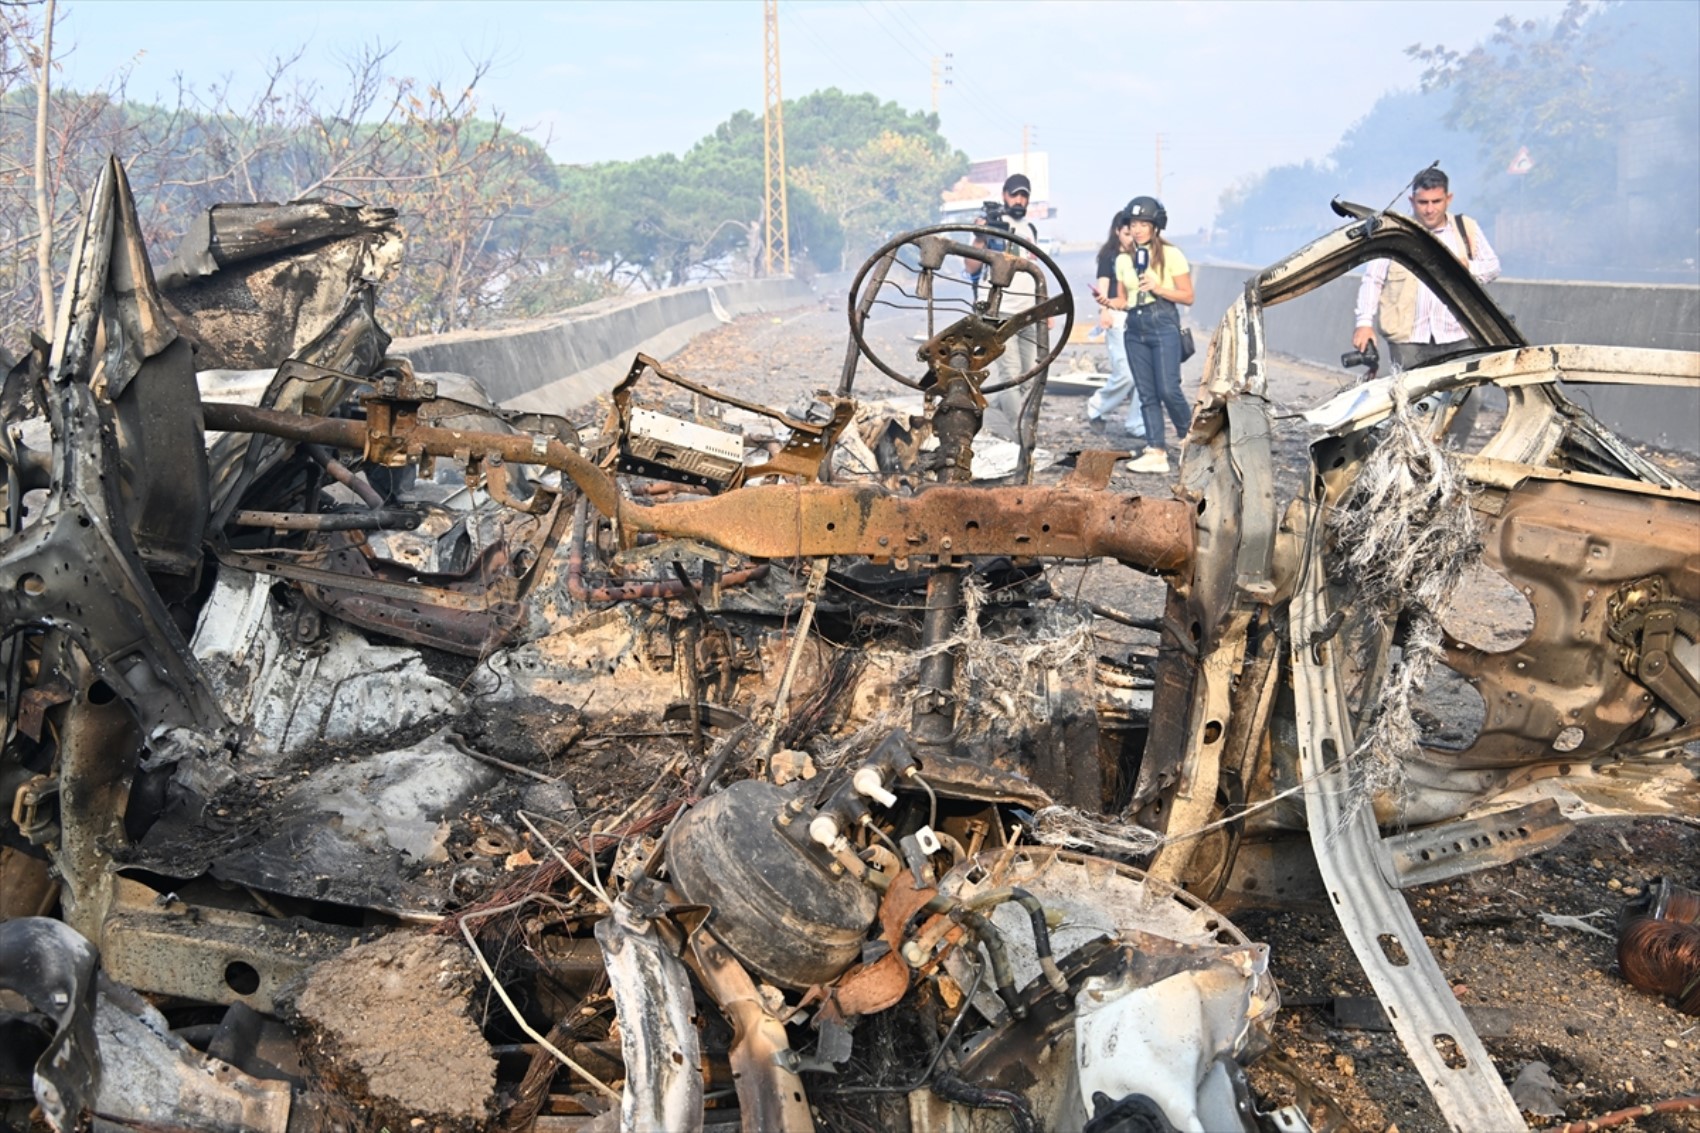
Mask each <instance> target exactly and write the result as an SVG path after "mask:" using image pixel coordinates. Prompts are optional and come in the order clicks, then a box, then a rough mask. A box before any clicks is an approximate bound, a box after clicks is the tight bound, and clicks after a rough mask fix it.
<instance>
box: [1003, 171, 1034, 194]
mask: <svg viewBox="0 0 1700 1133" xmlns="http://www.w3.org/2000/svg"><path fill="white" fill-rule="evenodd" d="M1003 191H1004V192H1005V193H1026V194H1027V195H1028V196H1030V197H1031V196H1032V195H1033V182H1031V181H1029V180H1028V179H1027V174H1025V173H1012V174H1010V175H1009V177H1007V178H1005V180H1004V183H1003Z"/></svg>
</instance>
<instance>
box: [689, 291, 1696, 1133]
mask: <svg viewBox="0 0 1700 1133" xmlns="http://www.w3.org/2000/svg"><path fill="white" fill-rule="evenodd" d="M845 328H846V320H845V315H844V299H843V297H842V296H832V297H829V298H827V299H823V300H822V302H821V303H820V304H819V305H818V306H815V307H810V308H803V309H800V310H794V311H788V312H784V313H782V314H778V315H766V316H751V317H747V318H744V319H740V320H738V321H736V322H734V323H732V324H731V325H728V326H726V327H723V328H721V329H720V330H718V331H715V332H713V333H710V334H708V335H704V336H702V337H701V338H699V339H697V340H696V341H695V342H693V343H692V344H691V345H690V346H689V347H688V348H687V349H686V350H685V351H684V352H683V353H682V354H680V355H678V356H677V357H675V358H674V359H672V361H671V363H670V364H671V365H672V366H673V367H674V368H675V369H676V370H677V371H678V372H680V373H682V374H684V375H686V376H688V377H690V378H692V379H694V380H696V381H699V382H702V383H705V384H707V385H709V386H711V387H714V388H717V389H720V390H723V391H726V392H728V393H733V394H736V395H738V396H740V397H744V398H749V399H752V400H756V401H760V402H763V403H766V404H769V405H774V406H778V407H782V408H794V407H797V406H798V405H799V404H800V403H801V401H802V400H803V399H805V398H806V397H807V395H809V394H811V393H813V392H814V391H817V390H822V389H831V388H834V387H836V385H837V382H838V376H839V372H840V369H841V367H842V365H843V361H844V355H845V344H846V341H847V334H846V330H845ZM873 329H874V334H873V339H874V341H875V343H876V345H883V346H885V347H887V348H889V349H890V350H891V351H892V353H891V354H890V355H889V357H890V358H892V359H893V360H894V361H895V360H897V359H903V358H912V357H913V351H914V345H913V343H912V342H910V341H909V340H908V338H907V337H906V334H907V331H908V330H909V329H912V328H899V327H891V328H882V327H879V326H878V325H877V324H876V326H875V327H874V328H873ZM1199 329H1200V344H1201V345H1202V343H1203V341H1204V340H1205V338H1207V336H1208V332H1209V329H1210V328H1199ZM1083 354H1085V355H1086V356H1087V357H1088V358H1089V359H1090V358H1092V357H1094V356H1095V357H1096V359H1097V364H1096V365H1095V366H1093V365H1092V364H1091V362H1088V363H1087V366H1088V367H1090V368H1098V369H1103V368H1105V366H1104V364H1103V361H1102V359H1103V351H1102V348H1101V347H1097V348H1093V347H1072V346H1071V347H1070V348H1068V350H1067V351H1066V352H1065V353H1064V355H1063V357H1062V359H1061V360H1060V361H1059V363H1058V367H1059V368H1061V369H1068V368H1070V367H1072V366H1075V365H1078V363H1076V362H1075V361H1074V359H1075V358H1076V357H1079V356H1081V355H1083ZM1202 362H1203V351H1202V350H1201V351H1200V354H1199V356H1198V357H1195V358H1194V359H1193V360H1191V361H1190V362H1189V363H1187V366H1186V367H1185V370H1184V372H1183V386H1184V387H1185V388H1186V389H1187V392H1188V394H1189V396H1190V395H1191V394H1193V393H1194V392H1195V391H1196V383H1197V381H1198V376H1199V372H1200V370H1201V367H1202ZM1353 380H1354V376H1353V375H1352V374H1348V373H1346V372H1344V371H1329V370H1325V369H1321V368H1318V367H1314V366H1309V365H1304V364H1299V363H1295V362H1291V361H1281V360H1276V361H1275V362H1274V364H1273V365H1272V366H1271V367H1270V395H1271V398H1272V400H1273V401H1274V403H1275V406H1276V413H1277V421H1276V425H1277V438H1276V447H1275V459H1276V464H1277V470H1278V474H1279V478H1280V480H1281V482H1282V488H1281V491H1282V492H1283V493H1284V494H1285V496H1286V497H1290V495H1291V492H1292V490H1293V488H1294V487H1296V486H1297V485H1298V484H1299V483H1300V477H1301V476H1302V472H1303V469H1304V467H1305V443H1306V437H1305V434H1304V431H1303V423H1302V422H1300V421H1297V420H1296V419H1294V418H1292V417H1291V416H1290V414H1291V413H1293V412H1296V411H1297V410H1299V409H1302V408H1306V407H1309V406H1311V405H1314V404H1316V403H1318V402H1320V401H1321V400H1323V399H1325V398H1326V397H1327V396H1329V395H1330V394H1332V393H1334V392H1336V391H1338V390H1341V389H1345V388H1346V387H1348V386H1349V385H1351V384H1352V382H1353ZM856 393H857V395H858V396H860V397H863V398H881V397H888V396H897V395H906V394H908V391H906V390H903V389H901V388H899V387H897V386H896V385H894V384H892V383H890V382H889V381H887V380H885V379H884V378H882V377H880V376H879V375H878V374H877V373H876V372H874V371H873V370H872V368H871V367H869V366H867V365H866V364H863V366H862V367H861V370H860V372H859V376H858V379H857V386H856ZM1084 405H1085V399H1084V398H1083V397H1080V396H1066V395H1052V396H1050V397H1048V399H1047V402H1046V405H1045V409H1044V413H1043V415H1042V418H1041V426H1040V445H1041V446H1042V447H1044V448H1047V449H1050V450H1052V451H1053V452H1055V453H1058V454H1062V453H1067V452H1072V451H1077V450H1080V449H1085V448H1116V447H1125V446H1124V445H1123V444H1122V443H1120V441H1119V438H1118V436H1117V435H1116V434H1114V433H1111V434H1109V435H1107V436H1106V435H1105V434H1097V433H1093V432H1092V431H1090V430H1089V429H1088V428H1087V426H1086V424H1085V422H1084V419H1083V411H1084ZM1493 424H1494V415H1493V414H1492V412H1491V406H1490V407H1489V411H1488V412H1484V414H1483V420H1482V423H1481V425H1479V426H1478V428H1491V427H1492V425H1493ZM1649 455H1650V456H1652V458H1653V459H1654V460H1655V461H1657V462H1658V463H1660V464H1662V465H1663V466H1665V467H1668V468H1670V469H1671V470H1672V471H1673V472H1674V473H1675V474H1676V475H1677V476H1678V477H1680V478H1682V479H1683V480H1685V481H1686V482H1689V483H1695V482H1700V477H1697V476H1696V472H1697V471H1700V466H1697V462H1696V461H1695V460H1694V459H1693V458H1692V457H1689V456H1684V455H1681V454H1670V453H1650V454H1649ZM1125 468H1126V466H1125V465H1119V466H1118V470H1117V472H1116V474H1115V479H1114V481H1113V484H1114V486H1116V487H1118V488H1123V489H1125V490H1130V491H1137V492H1146V493H1154V494H1163V493H1167V492H1168V491H1169V486H1168V480H1167V478H1166V477H1163V476H1153V475H1139V474H1135V473H1132V472H1128V471H1126V470H1125ZM1062 474H1063V470H1062V469H1050V470H1046V471H1042V472H1040V473H1039V474H1038V476H1037V478H1038V479H1039V480H1040V481H1042V482H1054V481H1055V480H1056V479H1059V478H1060V477H1061V475H1062ZM1054 582H1055V584H1056V586H1057V587H1058V589H1059V590H1062V591H1063V592H1069V593H1073V592H1078V593H1080V594H1081V595H1082V596H1084V597H1087V598H1089V599H1092V600H1094V601H1100V602H1104V603H1106V604H1109V605H1112V606H1115V607H1117V608H1120V609H1123V610H1127V611H1129V612H1131V613H1136V614H1142V615H1145V616H1152V615H1155V614H1157V613H1158V612H1159V610H1160V603H1161V601H1162V593H1163V591H1162V586H1161V584H1160V583H1159V582H1158V581H1157V580H1155V579H1151V578H1148V577H1146V576H1144V575H1142V574H1140V573H1138V572H1136V571H1133V570H1129V569H1127V568H1124V567H1120V566H1117V565H1114V564H1104V563H1095V564H1090V565H1088V566H1085V567H1065V568H1058V569H1057V570H1056V573H1055V576H1054ZM1471 601H1473V603H1474V608H1473V609H1471V608H1469V607H1470V606H1471ZM1465 606H1466V609H1465V610H1464V611H1463V613H1464V615H1465V616H1467V617H1473V618H1479V619H1482V620H1484V621H1486V622H1487V623H1489V624H1491V623H1493V622H1494V621H1495V620H1503V618H1504V617H1505V610H1504V609H1503V607H1500V606H1499V605H1498V604H1497V602H1496V600H1495V598H1494V596H1493V594H1492V592H1491V591H1485V590H1484V591H1483V592H1481V593H1480V594H1479V595H1477V596H1476V597H1475V598H1474V599H1473V600H1466V602H1465ZM1108 636H1110V637H1111V638H1112V639H1115V640H1122V641H1126V642H1128V643H1130V644H1131V643H1134V642H1137V641H1139V640H1141V638H1140V636H1139V634H1138V632H1137V631H1133V630H1126V629H1123V628H1117V629H1111V630H1109V631H1108ZM1442 710H1443V712H1444V711H1445V709H1444V708H1443V709H1442ZM1660 874H1665V875H1668V876H1671V877H1672V878H1673V879H1675V880H1677V881H1679V882H1681V883H1683V884H1687V885H1690V886H1695V885H1700V829H1697V828H1696V827H1694V826H1690V825H1684V824H1681V823H1678V822H1673V821H1666V820H1639V821H1635V822H1632V823H1618V824H1612V825H1610V826H1596V827H1588V828H1584V829H1581V830H1579V831H1578V832H1576V833H1575V834H1574V835H1573V836H1571V837H1570V838H1569V839H1568V840H1567V841H1565V842H1564V843H1562V844H1560V845H1559V846H1558V847H1556V848H1554V849H1552V850H1549V851H1547V852H1546V853H1544V854H1542V855H1539V856H1537V857H1534V858H1530V859H1525V860H1523V861H1520V862H1516V863H1513V864H1511V865H1507V866H1503V867H1500V868H1497V869H1493V870H1489V871H1485V872H1483V873H1479V874H1475V875H1473V876H1471V877H1468V878H1463V879H1459V880H1456V881H1452V882H1446V883H1440V884H1435V885H1431V886H1427V887H1424V888H1420V889H1416V890H1412V891H1410V892H1409V893H1408V894H1407V896H1408V898H1409V901H1410V904H1411V908H1412V910H1413V912H1414V913H1415V915H1416V918H1417V921H1418V923H1419V924H1420V925H1421V927H1422V929H1423V932H1424V935H1425V936H1426V937H1427V938H1428V939H1429V942H1430V944H1431V947H1432V949H1433V951H1434V953H1435V955H1436V957H1437V959H1438V960H1439V961H1440V964H1441V967H1442V969H1443V970H1444V971H1445V972H1446V974H1447V977H1448V979H1449V982H1450V984H1451V986H1452V992H1453V994H1454V995H1456V996H1457V997H1458V999H1459V1001H1460V1002H1461V1003H1463V1004H1464V1005H1465V1006H1466V1007H1467V1008H1469V1009H1472V1010H1475V1009H1478V1008H1480V1009H1494V1010H1484V1011H1482V1012H1481V1013H1480V1015H1481V1018H1482V1019H1483V1020H1485V1022H1483V1023H1479V1024H1478V1030H1479V1031H1482V1032H1484V1035H1483V1037H1484V1041H1485V1043H1486V1046H1487V1049H1488V1052H1489V1053H1490V1054H1491V1055H1492V1057H1493V1059H1494V1063H1495V1067H1496V1069H1497V1070H1498V1071H1499V1073H1500V1074H1501V1076H1502V1077H1503V1078H1504V1079H1505V1081H1506V1082H1507V1083H1510V1082H1511V1081H1512V1080H1513V1079H1515V1078H1516V1076H1517V1075H1518V1074H1519V1072H1520V1071H1521V1070H1522V1069H1523V1068H1524V1067H1525V1066H1526V1065H1528V1064H1529V1063H1531V1062H1541V1063H1545V1064H1546V1065H1547V1066H1548V1067H1549V1068H1550V1073H1551V1076H1552V1078H1553V1080H1554V1081H1555V1082H1556V1083H1557V1084H1558V1086H1559V1087H1561V1088H1562V1090H1563V1092H1564V1093H1565V1094H1566V1099H1565V1102H1564V1113H1565V1116H1564V1118H1546V1119H1536V1121H1535V1122H1534V1123H1535V1124H1536V1125H1537V1126H1547V1125H1554V1124H1562V1122H1563V1121H1564V1120H1575V1119H1578V1118H1592V1117H1599V1116H1602V1115H1604V1114H1607V1113H1610V1112H1613V1111H1615V1110H1618V1109H1622V1108H1625V1107H1628V1106H1633V1105H1639V1104H1642V1103H1646V1102H1652V1101H1658V1100H1661V1099H1664V1098H1669V1097H1673V1096H1679V1095H1687V1094H1692V1093H1695V1092H1696V1091H1700V1019H1696V1018H1694V1017H1691V1016H1687V1015H1683V1014H1681V1013H1679V1012H1677V1011H1675V1010H1674V1009H1672V1008H1670V1007H1667V1006H1666V1005H1665V1004H1664V1003H1663V1002H1661V1001H1660V1000H1658V999H1657V998H1655V997H1652V996H1649V995H1645V994H1643V993H1641V992H1639V991H1636V990H1635V989H1634V988H1632V987H1630V986H1629V984H1627V983H1626V982H1625V981H1624V980H1623V978H1622V976H1621V974H1620V973H1619V972H1618V970H1617V966H1616V951H1615V931H1614V929H1615V917H1616V913H1617V911H1618V909H1619V908H1621V906H1622V905H1623V903H1624V902H1625V901H1626V900H1628V899H1629V898H1630V897H1632V896H1634V895H1635V894H1637V893H1638V892H1639V891H1640V890H1641V889H1642V887H1644V886H1645V885H1646V884H1647V882H1648V881H1649V879H1651V878H1652V877H1654V876H1657V875H1660ZM1542 914H1562V915H1568V916H1571V917H1579V918H1588V919H1587V920H1586V921H1585V923H1591V924H1594V925H1597V926H1599V928H1600V930H1601V932H1603V933H1605V934H1608V935H1607V936H1601V935H1596V934H1592V933H1587V932H1584V931H1581V930H1579V929H1575V928H1555V927H1550V926H1549V925H1548V924H1547V923H1546V922H1545V921H1543V920H1542V916H1541V915H1542ZM1597 914H1603V915H1597ZM1235 920H1236V922H1237V923H1239V924H1240V925H1241V927H1243V928H1244V929H1245V930H1246V931H1247V932H1248V933H1250V934H1251V935H1252V937H1253V938H1254V939H1260V940H1264V941H1267V942H1268V943H1269V944H1270V946H1271V949H1272V969H1273V971H1274V973H1275V975H1276V978H1277V980H1278V982H1279V984H1280V987H1281V991H1282V996H1283V1000H1284V1001H1285V1003H1286V1004H1287V1005H1288V1006H1287V1007H1286V1009H1284V1010H1283V1011H1282V1012H1281V1013H1280V1015H1279V1017H1278V1019H1277V1021H1276V1024H1275V1027H1274V1034H1273V1042H1274V1052H1275V1054H1276V1055H1277V1056H1279V1057H1281V1058H1284V1059H1285V1060H1286V1061H1287V1062H1289V1063H1290V1064H1292V1065H1293V1066H1295V1067H1296V1068H1297V1070H1298V1072H1299V1074H1300V1075H1301V1077H1303V1078H1304V1079H1306V1080H1308V1081H1309V1082H1310V1083H1311V1084H1312V1085H1313V1086H1314V1087H1315V1088H1317V1089H1318V1090H1319V1091H1320V1092H1322V1093H1324V1094H1326V1095H1330V1096H1332V1097H1333V1098H1334V1099H1335V1100H1336V1101H1337V1102H1338V1104H1339V1106H1340V1108H1341V1110H1343V1111H1344V1113H1345V1114H1346V1115H1347V1116H1348V1117H1349V1118H1350V1119H1351V1121H1352V1122H1353V1123H1354V1125H1356V1126H1357V1127H1358V1128H1360V1129H1364V1130H1372V1131H1384V1130H1385V1131H1391V1130H1399V1131H1402V1133H1428V1131H1431V1130H1432V1131H1436V1133H1439V1131H1442V1130H1445V1129H1446V1125H1445V1122H1444V1121H1443V1120H1442V1119H1441V1116H1440V1113H1439V1111H1438V1110H1437V1108H1436V1107H1435V1105H1434V1103H1433V1101H1432V1100H1431V1098H1430V1097H1429V1093H1428V1091H1427V1089H1426V1088H1425V1087H1424V1085H1423V1083H1422V1081H1421V1079H1420V1078H1419V1076H1418V1074H1417V1072H1416V1071H1415V1069H1414V1068H1413V1066H1412V1064H1411V1063H1410V1061H1409V1059H1408V1058H1407V1057H1406V1056H1405V1054H1404V1053H1403V1050H1402V1049H1401V1047H1400V1045H1399V1042H1398V1040H1397V1039H1396V1038H1395V1037H1394V1035H1393V1034H1392V1033H1391V1032H1390V1031H1386V1030H1374V1029H1361V1028H1358V1027H1353V1026H1348V1025H1347V1024H1348V1022H1350V1021H1351V1020H1349V1019H1342V1017H1341V1014H1342V1012H1345V1010H1346V1007H1348V1006H1350V1005H1351V1004H1350V1003H1347V1004H1344V1005H1342V1004H1341V1003H1340V1000H1341V999H1348V1000H1349V999H1350V997H1369V998H1370V1000H1371V1001H1372V1002H1373V992H1372V991H1371V989H1370V987H1369V983H1368V980H1367V979H1366V977H1365V976H1364V975H1363V973H1362V971H1361V969H1360V968H1359V967H1358V964H1357V962H1356V960H1355V959H1354V957H1353V955H1352V952H1351V949H1350V947H1349V946H1348V945H1347V944H1346V941H1345V939H1344V937H1343V936H1342V934H1341V931H1340V928H1339V925H1338V922H1337V921H1336V920H1335V918H1334V916H1333V914H1332V913H1331V912H1330V911H1329V910H1328V909H1327V908H1326V907H1325V906H1323V905H1322V904H1321V903H1320V902H1318V903H1316V904H1315V905H1314V906H1306V905H1302V904H1298V905H1289V906H1287V907H1283V908H1280V909H1272V910H1241V911H1239V912H1237V913H1236V914H1235ZM1608 937H1609V938H1608ZM1347 1014H1349V1012H1348V1013H1347ZM1256 1081H1257V1085H1258V1088H1259V1089H1260V1090H1263V1091H1266V1093H1267V1095H1268V1097H1269V1098H1271V1099H1273V1098H1275V1097H1277V1096H1279V1091H1280V1079H1279V1078H1278V1077H1277V1076H1275V1075H1273V1074H1270V1073H1267V1072H1265V1073H1260V1074H1259V1075H1257V1078H1256ZM1633 1128H1639V1129H1643V1130H1655V1131H1662V1133H1676V1131H1679V1130H1680V1131H1690V1133H1692V1131H1700V1114H1693V1113H1689V1114H1670V1115H1659V1116H1653V1117H1647V1118H1642V1119H1640V1120H1639V1121H1638V1122H1637V1124H1635V1125H1634V1126H1633Z"/></svg>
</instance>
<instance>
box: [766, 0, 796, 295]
mask: <svg viewBox="0 0 1700 1133" xmlns="http://www.w3.org/2000/svg"><path fill="white" fill-rule="evenodd" d="M762 8H763V16H764V20H763V23H764V28H763V36H762V74H763V78H764V79H765V85H766V91H765V94H764V97H763V101H762V116H761V117H762V144H761V150H762V168H763V172H764V174H765V177H764V182H763V184H764V190H763V194H762V209H761V214H762V229H763V240H764V241H765V243H764V245H763V247H764V248H765V254H764V258H763V259H764V264H765V268H766V272H767V274H768V275H772V274H774V265H775V263H777V264H778V265H779V269H780V271H781V272H782V273H783V274H785V275H790V274H791V210H790V207H789V205H788V204H787V202H786V199H785V95H784V92H783V91H782V90H781V89H780V85H779V0H765V2H764V3H763V5H762Z"/></svg>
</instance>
